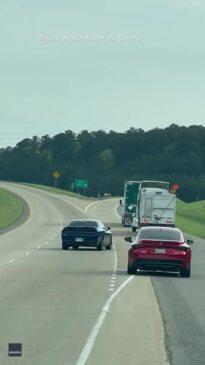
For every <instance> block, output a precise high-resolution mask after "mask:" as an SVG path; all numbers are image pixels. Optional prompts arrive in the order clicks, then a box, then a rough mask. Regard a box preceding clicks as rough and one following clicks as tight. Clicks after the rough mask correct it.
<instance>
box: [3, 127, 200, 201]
mask: <svg viewBox="0 0 205 365" xmlns="http://www.w3.org/2000/svg"><path fill="white" fill-rule="evenodd" d="M204 141H205V127H203V126H196V125H193V126H190V127H184V126H178V125H176V124H172V125H170V126H169V127H167V128H164V129H161V128H155V129H152V130H149V131H144V130H143V129H141V128H130V129H129V130H127V131H125V132H115V131H112V130H111V131H110V132H105V131H103V130H98V131H93V132H89V131H87V130H83V131H81V132H80V133H78V134H76V133H74V132H72V131H71V130H67V131H65V132H64V133H59V134H57V135H55V136H52V137H51V136H49V135H45V136H42V137H38V136H34V137H33V138H25V139H23V140H22V141H20V142H19V143H17V145H16V146H14V147H7V148H2V149H0V165H1V176H0V177H1V179H2V180H7V181H15V182H21V181H24V182H26V183H34V184H42V185H47V186H54V182H55V181H54V177H53V173H54V172H56V171H57V172H59V174H60V176H59V179H58V187H59V188H61V189H65V190H71V186H72V183H73V182H74V180H75V179H86V180H88V189H86V190H85V193H86V195H88V196H94V197H97V196H98V194H100V196H103V195H104V193H110V194H112V196H117V195H118V196H120V195H122V194H123V188H124V181H125V180H164V181H169V182H170V183H171V184H172V183H177V184H179V185H180V189H179V192H178V196H179V198H180V199H182V200H183V201H186V202H192V201H197V200H204V199H205V159H204V154H205V147H204Z"/></svg>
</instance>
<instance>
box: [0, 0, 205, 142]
mask: <svg viewBox="0 0 205 365" xmlns="http://www.w3.org/2000/svg"><path fill="white" fill-rule="evenodd" d="M204 35H205V1H204V0H166V1H164V0H149V1H148V0H143V1H139V0H126V1H122V0H104V1H102V2H101V1H96V0H87V1H85V0H75V1H73V0H72V1H71V0H44V1H42V0H35V1H34V0H30V1H28V0H18V1H16V2H8V1H1V4H0V46H1V49H0V54H1V56H0V72H1V78H0V125H1V129H0V130H1V135H0V147H4V146H7V145H12V146H13V145H14V144H15V143H17V142H18V141H19V140H21V139H22V138H25V137H31V136H33V135H36V134H37V135H39V136H41V135H44V134H50V135H53V134H56V133H58V132H63V131H65V130H68V129H71V130H73V131H75V132H79V131H80V130H82V129H88V130H96V129H105V130H106V131H108V130H110V129H114V130H117V131H124V130H127V129H129V128H130V127H135V128H144V129H146V130H147V129H151V128H154V127H165V126H167V125H169V124H171V123H178V124H180V125H190V124H202V125H205V122H204V121H205V66H204V62H205V45H204V44H205V40H204ZM74 36H76V37H81V38H79V39H77V40H74V39H72V37H74ZM51 37H56V39H57V40H51ZM89 37H91V38H90V39H89ZM99 37H103V38H101V39H99ZM125 37H129V39H127V40H126V38H125ZM80 39H81V40H80Z"/></svg>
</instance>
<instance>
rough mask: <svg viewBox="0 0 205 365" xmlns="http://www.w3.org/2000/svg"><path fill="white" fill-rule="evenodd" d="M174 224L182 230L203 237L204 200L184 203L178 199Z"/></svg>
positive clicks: (204, 223) (204, 230) (204, 235)
mask: <svg viewBox="0 0 205 365" xmlns="http://www.w3.org/2000/svg"><path fill="white" fill-rule="evenodd" d="M176 226H177V227H179V228H180V229H181V230H182V231H183V232H186V233H189V234H191V235H193V236H196V237H201V238H205V200H201V201H198V202H194V203H185V202H183V201H182V200H179V199H178V200H177V215H176Z"/></svg>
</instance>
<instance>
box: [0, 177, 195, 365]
mask: <svg viewBox="0 0 205 365" xmlns="http://www.w3.org/2000/svg"><path fill="white" fill-rule="evenodd" d="M1 186H3V187H6V188H8V189H10V190H12V191H14V192H15V193H17V194H19V195H20V196H21V197H22V198H23V199H25V200H26V201H27V203H28V204H29V207H30V211H31V215H30V216H29V218H28V220H27V221H26V223H24V224H23V225H22V226H20V227H18V228H17V229H14V230H12V231H11V232H9V233H6V234H3V235H2V236H0V293H1V295H0V364H1V365H11V364H12V365H13V364H22V365H54V364H55V365H56V364H58V365H83V364H85V363H86V364H88V365H104V364H107V365H109V364H110V365H115V364H118V365H119V364H123V365H124V364H137V365H138V364H139V365H161V364H163V365H164V364H167V360H166V352H165V347H164V330H163V323H162V319H161V315H160V311H159V307H158V304H157V300H156V296H155V293H154V289H153V286H152V284H151V280H150V278H149V276H146V275H144V276H140V277H137V276H136V277H135V276H127V274H126V265H127V250H128V246H129V245H128V244H126V243H125V242H124V241H123V237H124V235H126V234H127V233H128V232H129V229H124V228H123V227H122V226H121V224H120V221H119V217H118V216H117V214H116V212H115V207H116V204H117V200H116V199H112V200H109V201H108V200H104V201H99V202H94V201H90V200H86V199H77V198H69V197H66V196H62V195H54V194H49V193H46V192H43V191H40V190H38V189H34V188H30V187H26V186H19V185H15V184H6V183H1ZM84 217H90V218H95V217H97V218H100V219H102V220H103V221H104V222H105V223H106V225H109V226H111V227H112V230H113V235H114V241H115V245H114V247H113V249H112V250H111V251H107V250H103V251H102V252H100V251H96V250H93V249H81V250H79V251H74V250H69V251H63V250H62V249H61V240H60V232H61V229H62V227H63V226H64V225H65V224H67V223H68V222H69V221H70V220H71V219H75V218H84ZM163 279H166V278H162V280H163ZM168 280H169V281H170V278H168ZM171 280H172V279H171ZM173 280H175V279H173ZM176 280H180V279H178V278H177V279H176ZM193 280H194V278H193ZM196 280H197V279H196ZM183 282H184V283H185V281H183ZM160 285H161V284H160ZM186 285H188V281H187V282H186ZM12 342H14V343H16V342H17V343H22V346H23V356H22V357H19V358H12V357H8V343H12Z"/></svg>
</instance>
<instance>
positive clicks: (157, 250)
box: [155, 248, 166, 254]
mask: <svg viewBox="0 0 205 365" xmlns="http://www.w3.org/2000/svg"><path fill="white" fill-rule="evenodd" d="M155 253H158V254H160V253H166V250H165V248H155Z"/></svg>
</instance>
